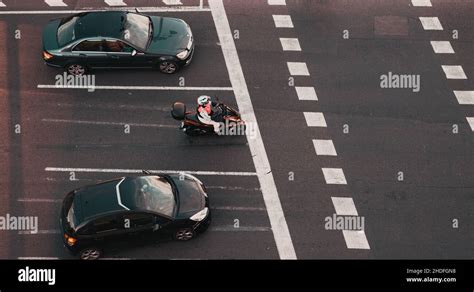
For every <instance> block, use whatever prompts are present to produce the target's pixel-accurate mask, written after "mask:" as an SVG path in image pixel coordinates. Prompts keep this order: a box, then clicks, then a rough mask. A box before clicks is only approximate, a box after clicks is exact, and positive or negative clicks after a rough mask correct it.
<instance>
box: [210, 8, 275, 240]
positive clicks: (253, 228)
mask: <svg viewBox="0 0 474 292" xmlns="http://www.w3.org/2000/svg"><path fill="white" fill-rule="evenodd" d="M211 7H212V5H211ZM209 231H226V232H227V231H231V232H232V231H234V232H235V231H237V232H239V231H272V229H271V228H270V227H259V226H239V227H234V225H228V226H216V227H210V228H209Z"/></svg>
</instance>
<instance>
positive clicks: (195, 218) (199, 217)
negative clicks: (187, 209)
mask: <svg viewBox="0 0 474 292" xmlns="http://www.w3.org/2000/svg"><path fill="white" fill-rule="evenodd" d="M207 213H209V209H208V208H207V207H206V208H204V209H202V210H201V211H199V212H197V213H196V214H194V215H193V216H191V217H190V218H189V219H191V220H193V221H196V222H199V221H202V220H203V219H204V218H206V216H207Z"/></svg>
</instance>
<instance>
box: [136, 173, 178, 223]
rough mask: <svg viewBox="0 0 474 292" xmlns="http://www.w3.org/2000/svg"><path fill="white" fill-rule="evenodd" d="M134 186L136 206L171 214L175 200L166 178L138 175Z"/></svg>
mask: <svg viewBox="0 0 474 292" xmlns="http://www.w3.org/2000/svg"><path fill="white" fill-rule="evenodd" d="M136 188H137V189H136V190H135V202H136V206H137V208H139V209H142V210H148V211H152V212H158V213H160V214H163V215H165V216H169V217H172V216H173V214H174V210H175V208H176V201H175V196H174V194H173V188H172V186H171V185H170V183H169V182H168V181H167V180H166V179H164V178H162V177H157V176H146V177H140V178H138V179H137V183H136Z"/></svg>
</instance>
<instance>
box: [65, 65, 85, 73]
mask: <svg viewBox="0 0 474 292" xmlns="http://www.w3.org/2000/svg"><path fill="white" fill-rule="evenodd" d="M66 71H67V73H69V74H71V75H77V76H81V75H84V74H86V72H87V67H86V66H84V65H82V64H76V63H74V64H69V65H67V66H66Z"/></svg>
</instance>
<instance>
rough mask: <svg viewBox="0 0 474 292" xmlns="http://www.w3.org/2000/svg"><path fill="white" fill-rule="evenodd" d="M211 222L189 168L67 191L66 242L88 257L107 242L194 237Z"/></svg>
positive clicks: (203, 192)
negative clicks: (180, 171) (182, 172)
mask: <svg viewBox="0 0 474 292" xmlns="http://www.w3.org/2000/svg"><path fill="white" fill-rule="evenodd" d="M210 222H211V213H210V209H209V199H208V197H207V194H206V190H205V187H204V185H203V184H202V182H201V181H199V180H198V179H197V178H196V177H194V176H192V175H189V174H180V175H161V176H158V175H151V174H149V173H148V172H145V174H144V175H141V176H137V177H122V178H117V179H114V180H110V181H106V182H102V183H99V184H96V185H91V186H86V187H82V188H79V189H76V190H74V191H72V192H70V193H69V194H67V195H66V197H65V199H64V201H63V205H62V211H61V216H60V224H61V229H62V231H63V233H62V237H63V242H64V245H65V246H66V247H67V248H68V249H69V251H71V252H72V253H73V254H79V257H80V258H81V259H84V260H94V259H97V258H99V257H100V256H101V255H102V254H103V251H104V249H105V248H114V249H116V248H117V247H120V246H123V245H134V244H136V243H143V242H145V243H146V242H147V241H149V240H155V239H156V238H160V237H161V238H163V235H164V236H165V237H166V238H169V237H168V236H171V237H173V238H174V239H176V240H179V241H186V240H190V239H191V238H193V237H194V236H196V235H197V234H199V233H202V232H204V231H205V230H206V229H207V227H208V226H209V224H210Z"/></svg>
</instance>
